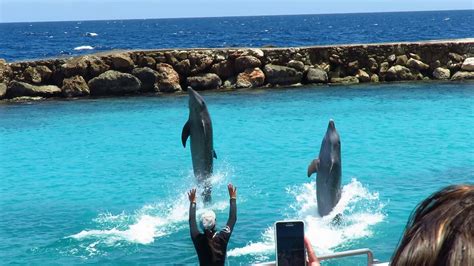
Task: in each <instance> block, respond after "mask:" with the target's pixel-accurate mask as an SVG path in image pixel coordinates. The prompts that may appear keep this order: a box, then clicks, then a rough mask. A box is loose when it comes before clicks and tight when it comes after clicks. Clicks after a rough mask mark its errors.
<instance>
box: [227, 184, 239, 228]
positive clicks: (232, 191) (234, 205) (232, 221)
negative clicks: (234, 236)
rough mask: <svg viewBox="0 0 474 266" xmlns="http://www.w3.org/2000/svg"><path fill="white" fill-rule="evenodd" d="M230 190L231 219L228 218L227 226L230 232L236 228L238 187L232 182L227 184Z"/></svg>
mask: <svg viewBox="0 0 474 266" xmlns="http://www.w3.org/2000/svg"><path fill="white" fill-rule="evenodd" d="M227 189H228V190H229V198H230V210H229V219H228V220H227V226H228V227H229V230H230V232H232V231H233V230H234V225H235V222H236V221H237V188H236V187H234V186H233V185H232V184H229V185H227Z"/></svg>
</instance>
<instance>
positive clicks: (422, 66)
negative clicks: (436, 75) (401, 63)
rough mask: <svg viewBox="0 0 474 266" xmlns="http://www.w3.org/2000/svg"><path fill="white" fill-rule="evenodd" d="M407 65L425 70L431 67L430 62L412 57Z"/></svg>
mask: <svg viewBox="0 0 474 266" xmlns="http://www.w3.org/2000/svg"><path fill="white" fill-rule="evenodd" d="M407 66H408V67H410V68H413V69H416V70H425V69H428V68H430V66H429V65H428V64H425V63H423V62H421V61H420V60H417V59H413V58H410V59H408V61H407Z"/></svg>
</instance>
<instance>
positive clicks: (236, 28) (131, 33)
mask: <svg viewBox="0 0 474 266" xmlns="http://www.w3.org/2000/svg"><path fill="white" fill-rule="evenodd" d="M472 21H474V11H473V10H465V11H432V12H401V13H368V14H335V15H298V16H261V17H224V18H189V19H146V20H113V21H74V22H43V23H2V24H0V36H1V37H0V58H4V59H6V60H7V61H19V60H27V59H36V58H45V57H58V56H72V55H80V54H86V53H96V52H101V51H108V50H112V49H156V48H186V47H187V48H194V47H204V48H208V47H261V46H269V45H271V46H279V47H288V46H310V45H324V44H348V43H378V42H399V41H420V40H438V39H453V38H467V37H474V34H473V32H474V23H472Z"/></svg>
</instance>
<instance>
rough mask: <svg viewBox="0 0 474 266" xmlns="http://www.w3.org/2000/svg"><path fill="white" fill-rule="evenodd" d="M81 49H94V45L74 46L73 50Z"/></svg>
mask: <svg viewBox="0 0 474 266" xmlns="http://www.w3.org/2000/svg"><path fill="white" fill-rule="evenodd" d="M81 50H94V47H92V46H90V45H83V46H78V47H75V48H74V51H81Z"/></svg>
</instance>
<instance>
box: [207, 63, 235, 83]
mask: <svg viewBox="0 0 474 266" xmlns="http://www.w3.org/2000/svg"><path fill="white" fill-rule="evenodd" d="M211 72H212V73H214V74H217V75H218V76H219V77H220V78H221V79H227V78H230V77H232V76H233V75H234V65H233V64H232V62H231V61H229V60H224V61H221V62H219V63H217V64H214V65H212V67H211Z"/></svg>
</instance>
